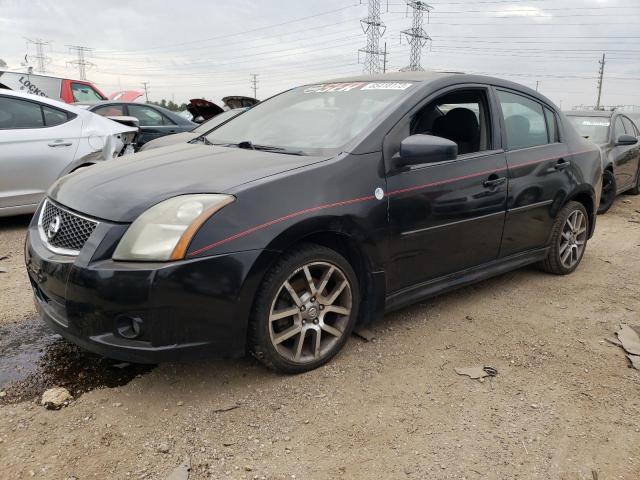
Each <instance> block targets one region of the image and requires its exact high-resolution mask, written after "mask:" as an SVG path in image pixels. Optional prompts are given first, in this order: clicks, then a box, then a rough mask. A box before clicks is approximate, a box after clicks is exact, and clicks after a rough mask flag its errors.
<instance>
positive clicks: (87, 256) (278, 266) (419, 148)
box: [26, 73, 602, 372]
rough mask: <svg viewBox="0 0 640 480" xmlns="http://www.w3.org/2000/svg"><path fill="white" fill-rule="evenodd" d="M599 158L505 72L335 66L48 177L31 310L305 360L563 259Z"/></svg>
mask: <svg viewBox="0 0 640 480" xmlns="http://www.w3.org/2000/svg"><path fill="white" fill-rule="evenodd" d="M601 165H602V163H601V160H600V152H599V150H598V147H597V146H596V145H594V144H593V143H591V142H589V141H587V140H586V139H584V138H582V137H581V136H580V135H579V134H578V133H577V132H576V131H575V130H574V128H573V127H572V126H571V124H570V123H569V122H568V121H567V119H566V118H565V117H564V116H563V115H562V113H561V112H560V111H559V110H558V109H557V107H556V106H555V105H554V104H553V103H551V102H550V101H549V100H548V99H546V98H545V97H543V96H542V95H540V94H538V93H536V92H535V91H532V90H530V89H529V88H526V87H523V86H521V85H517V84H515V83H511V82H508V81H503V80H498V79H494V78H488V77H482V76H475V75H464V74H440V73H393V74H387V75H381V76H364V77H353V78H346V79H340V80H332V81H327V82H322V83H317V84H311V85H305V86H301V87H299V88H294V89H291V90H288V91H286V92H284V93H282V94H279V95H276V96H274V97H273V98H271V99H269V100H267V101H264V102H262V103H260V104H258V105H257V106H255V107H254V108H252V109H251V110H249V111H247V112H245V113H243V114H242V115H240V116H239V117H237V118H235V119H234V120H233V121H231V122H229V123H227V124H225V125H223V126H221V127H220V128H218V129H216V130H214V131H213V132H211V133H210V134H208V135H206V136H203V137H199V138H196V139H194V140H192V141H191V142H190V143H188V144H179V145H174V146H169V147H164V148H159V149H156V150H152V151H150V152H144V153H141V154H136V155H133V156H132V158H131V159H122V160H119V161H117V162H107V163H105V164H104V165H97V166H95V167H93V168H91V169H87V170H86V171H79V172H78V173H74V174H72V175H69V176H67V177H64V178H63V179H61V180H59V181H58V182H57V183H56V184H55V185H54V186H53V187H52V188H51V189H50V191H49V192H48V196H47V198H46V199H45V200H44V202H43V203H42V205H40V207H39V209H38V212H37V213H36V215H35V217H34V220H33V221H32V223H31V225H30V227H29V233H28V238H27V244H26V264H27V269H28V271H29V276H30V278H31V283H32V285H33V291H34V294H35V300H36V304H37V306H38V309H39V312H40V314H41V315H42V317H43V318H44V319H45V320H46V321H47V322H48V323H49V324H50V325H51V326H52V327H53V328H54V329H55V331H57V332H59V333H60V334H61V335H62V336H64V337H66V338H68V339H70V340H71V341H73V342H75V343H77V344H79V345H81V346H82V347H84V348H86V349H88V350H92V351H94V352H98V353H100V354H103V355H105V356H108V357H112V358H116V359H122V360H126V361H134V362H154V363H155V362H160V361H166V360H170V359H175V358H185V357H195V356H205V355H213V356H226V357H230V356H231V357H234V356H240V355H243V354H244V353H245V352H246V351H249V352H252V353H253V355H255V357H257V358H258V359H259V360H260V361H262V362H263V363H264V364H266V365H268V366H269V367H271V368H274V369H277V370H279V371H284V372H301V371H305V370H309V369H312V368H315V367H318V366H319V365H322V364H323V363H325V362H327V361H328V360H329V359H330V358H332V357H333V356H334V355H335V354H336V353H337V352H338V351H339V350H340V349H341V348H342V346H343V345H344V344H345V342H346V341H347V339H348V337H349V334H350V333H351V331H352V329H353V328H354V325H355V324H357V323H366V322H370V321H371V320H373V319H375V318H377V317H379V316H381V315H382V314H383V313H384V312H387V311H390V310H393V309H397V308H400V307H403V306H405V305H408V304H410V303H412V302H416V301H418V300H420V299H423V298H425V297H428V296H431V295H434V294H437V293H439V292H442V291H445V290H449V289H452V288H455V287H459V286H462V285H466V284H469V283H471V282H476V281H478V280H482V279H485V278H487V277H491V276H493V275H498V274H501V273H503V272H506V271H508V270H512V269H515V268H518V267H522V266H524V265H528V264H533V263H536V264H539V265H540V266H541V268H542V269H544V270H546V271H548V272H551V273H554V274H561V275H562V274H568V273H571V272H573V271H574V270H575V269H576V267H577V266H578V264H579V263H580V260H581V259H582V256H583V255H584V252H585V248H586V244H587V240H588V239H589V238H590V236H591V235H592V233H593V230H594V226H595V219H596V217H595V212H596V208H597V205H598V202H599V195H600V190H601V185H600V183H601V175H602V166H601Z"/></svg>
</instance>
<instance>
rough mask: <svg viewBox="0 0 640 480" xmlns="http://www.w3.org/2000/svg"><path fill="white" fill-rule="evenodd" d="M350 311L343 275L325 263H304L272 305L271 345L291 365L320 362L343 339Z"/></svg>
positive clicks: (350, 296) (282, 286)
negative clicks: (292, 363)
mask: <svg viewBox="0 0 640 480" xmlns="http://www.w3.org/2000/svg"><path fill="white" fill-rule="evenodd" d="M351 310H352V292H351V285H350V284H349V281H348V280H347V277H346V275H345V274H344V272H343V271H342V270H341V269H340V268H338V267H337V266H336V265H333V264H331V263H328V262H311V263H307V264H305V265H304V266H303V267H301V268H299V269H297V270H296V271H294V272H293V273H292V274H291V275H290V276H289V277H288V278H287V280H285V282H284V283H283V284H282V285H281V286H280V288H279V289H278V293H277V294H276V296H275V298H274V300H273V302H272V305H271V310H270V312H269V335H270V339H271V343H272V345H273V346H274V348H275V349H276V351H277V352H278V354H279V355H280V356H282V357H283V358H285V359H286V360H288V361H290V362H294V363H298V364H300V363H308V362H313V361H316V360H318V359H321V358H322V357H324V356H326V355H327V354H328V353H329V352H330V351H331V349H332V348H333V346H334V345H335V344H336V343H338V342H339V340H340V339H341V338H342V336H343V335H344V333H345V330H346V329H347V326H348V324H349V317H350V315H351Z"/></svg>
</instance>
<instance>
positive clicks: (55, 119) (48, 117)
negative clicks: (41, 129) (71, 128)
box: [42, 105, 70, 127]
mask: <svg viewBox="0 0 640 480" xmlns="http://www.w3.org/2000/svg"><path fill="white" fill-rule="evenodd" d="M42 115H43V116H44V124H45V125H46V126H47V127H55V126H56V125H61V124H63V123H64V122H66V121H67V120H70V118H69V114H68V113H67V112H63V111H62V110H58V109H57V108H51V107H47V106H46V105H42Z"/></svg>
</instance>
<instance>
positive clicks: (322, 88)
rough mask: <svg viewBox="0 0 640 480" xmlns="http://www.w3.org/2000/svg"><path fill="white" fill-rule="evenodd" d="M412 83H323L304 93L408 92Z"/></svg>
mask: <svg viewBox="0 0 640 480" xmlns="http://www.w3.org/2000/svg"><path fill="white" fill-rule="evenodd" d="M411 85H413V84H411V83H404V82H349V83H322V84H320V85H312V86H310V87H307V88H305V89H304V93H334V92H350V91H351V90H356V89H358V90H406V89H407V88H409V87H410V86H411Z"/></svg>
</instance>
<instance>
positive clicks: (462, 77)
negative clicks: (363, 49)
mask: <svg viewBox="0 0 640 480" xmlns="http://www.w3.org/2000/svg"><path fill="white" fill-rule="evenodd" d="M389 81H392V82H414V83H420V84H422V85H424V86H425V87H426V86H427V85H428V84H430V83H432V82H438V83H442V84H443V85H446V84H447V83H450V84H451V85H454V84H460V83H462V84H464V83H467V84H480V85H493V86H495V87H503V88H507V89H512V90H515V91H519V92H521V93H524V94H526V95H529V96H531V97H534V98H537V99H538V100H539V101H541V102H543V103H546V104H547V105H554V106H555V104H554V103H553V102H552V101H551V100H550V99H548V98H547V97H545V96H544V95H542V94H541V93H540V92H537V91H535V90H533V89H532V88H529V87H527V86H526V85H522V84H521V83H516V82H512V81H510V80H504V79H502V78H497V77H490V76H486V75H478V74H472V73H464V72H448V71H436V70H424V71H421V72H402V71H401V72H388V73H379V74H373V75H354V76H350V77H341V78H332V79H329V80H324V81H321V82H313V83H309V84H308V85H317V84H323V83H347V82H389ZM555 108H556V110H559V109H558V107H555Z"/></svg>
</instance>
